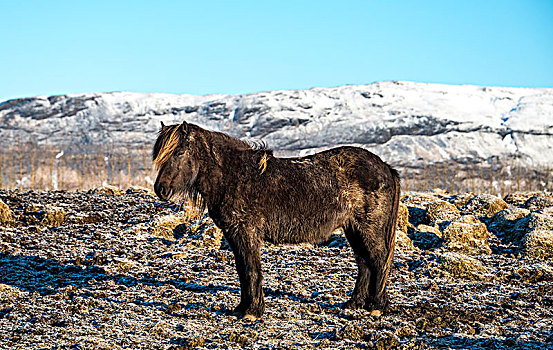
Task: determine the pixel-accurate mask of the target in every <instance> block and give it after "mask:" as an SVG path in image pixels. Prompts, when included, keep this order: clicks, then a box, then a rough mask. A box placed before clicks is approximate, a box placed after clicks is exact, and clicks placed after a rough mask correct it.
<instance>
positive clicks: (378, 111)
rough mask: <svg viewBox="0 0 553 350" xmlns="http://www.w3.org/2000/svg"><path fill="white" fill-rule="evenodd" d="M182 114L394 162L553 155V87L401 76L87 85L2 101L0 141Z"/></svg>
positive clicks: (120, 132)
mask: <svg viewBox="0 0 553 350" xmlns="http://www.w3.org/2000/svg"><path fill="white" fill-rule="evenodd" d="M183 120H186V121H187V122H192V123H196V124H198V125H200V126H202V127H205V128H208V129H210V130H217V131H222V132H226V133H228V134H230V135H232V136H235V137H239V138H242V139H246V140H261V141H263V142H265V143H266V144H267V146H268V147H269V148H272V149H274V150H275V153H276V154H278V155H282V156H292V155H305V154H309V153H313V152H316V151H319V150H322V149H325V148H329V147H333V146H338V145H356V146H361V147H365V148H367V149H369V150H371V151H373V152H375V153H376V154H379V155H380V156H381V157H382V158H384V159H385V160H387V161H388V162H390V163H392V164H399V165H403V166H413V167H420V166H421V165H423V164H432V163H439V162H444V161H447V162H459V163H477V162H485V161H488V160H490V159H499V160H506V159H518V160H519V161H521V162H523V163H524V164H527V165H529V166H543V165H545V166H548V165H550V164H553V155H549V154H548V153H552V152H550V151H549V150H551V149H553V88H504V87H481V86H474V85H445V84H428V83H413V82H402V81H385V82H376V83H372V84H369V85H344V86H339V87H334V88H311V89H307V90H276V91H265V92H257V93H252V94H239V95H219V94H217V95H202V96H196V95H173V94H164V93H131V92H110V93H85V94H68V95H54V96H37V97H30V98H22V99H13V100H8V101H5V102H3V103H1V104H0V139H1V140H2V141H0V143H1V144H4V145H6V144H14V143H16V142H29V141H33V142H36V143H38V144H48V145H55V146H59V147H60V148H63V147H67V146H68V145H72V144H73V145H75V144H77V145H95V144H112V145H114V146H128V145H137V144H141V145H142V144H149V143H152V142H153V141H154V140H155V137H156V136H157V131H158V129H159V122H160V121H163V122H164V123H166V124H168V123H178V122H182V121H183Z"/></svg>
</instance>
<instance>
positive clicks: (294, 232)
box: [152, 122, 400, 320]
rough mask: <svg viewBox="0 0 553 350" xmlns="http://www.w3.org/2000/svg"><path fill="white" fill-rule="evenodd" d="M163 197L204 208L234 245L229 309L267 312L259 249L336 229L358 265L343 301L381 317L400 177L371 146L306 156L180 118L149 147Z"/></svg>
mask: <svg viewBox="0 0 553 350" xmlns="http://www.w3.org/2000/svg"><path fill="white" fill-rule="evenodd" d="M152 158H153V163H154V165H155V168H156V171H157V176H156V181H155V184H154V191H155V193H156V194H157V196H158V197H159V198H160V199H161V200H175V199H183V198H189V199H191V200H192V201H193V203H195V205H197V206H200V207H203V208H204V209H205V208H207V210H208V214H209V216H210V217H211V218H212V219H213V222H214V223H215V225H217V226H218V227H219V228H220V229H221V230H222V232H223V235H224V237H225V238H226V240H227V241H228V244H229V246H230V248H231V249H232V251H233V253H234V260H235V263H236V270H237V272H238V277H239V281H240V303H239V304H238V306H236V308H235V309H234V314H236V315H238V316H240V317H245V318H247V319H250V320H255V319H257V318H259V317H261V315H262V314H263V312H264V311H265V302H264V296H263V290H262V280H263V276H262V270H261V253H260V248H261V245H262V243H263V242H270V243H274V244H279V243H290V244H297V243H302V242H308V243H316V242H321V241H325V240H328V239H329V238H330V236H331V234H332V233H333V232H334V231H335V230H337V229H340V228H342V229H343V231H344V233H345V236H346V238H347V240H348V242H349V244H350V245H351V248H352V250H353V252H354V255H355V259H356V262H357V267H358V274H357V280H356V283H355V287H354V289H353V292H352V294H351V298H350V299H349V300H348V301H347V302H345V303H344V304H343V307H344V308H352V309H356V308H364V309H366V310H368V311H370V314H371V315H376V316H379V315H381V313H382V312H383V311H384V310H385V308H386V306H387V304H388V297H387V293H386V284H387V279H388V275H389V272H390V268H391V262H392V257H393V252H394V246H395V230H396V221H397V212H398V205H399V196H400V181H399V175H398V173H397V171H396V170H394V169H393V168H392V167H391V166H390V165H388V164H386V163H385V162H384V161H382V160H381V159H380V158H379V157H378V156H376V155H375V154H373V153H371V152H369V151H367V150H365V149H362V148H359V147H350V146H343V147H337V148H332V149H329V150H325V151H322V152H320V153H315V154H313V155H309V156H306V157H295V158H279V157H276V156H274V155H273V152H272V150H270V149H267V148H265V147H260V146H255V145H251V144H250V143H247V142H245V141H242V140H240V139H237V138H234V137H231V136H229V135H226V134H224V133H220V132H214V131H208V130H205V129H203V128H201V127H199V126H197V125H194V124H190V123H187V122H183V123H182V124H175V125H169V126H165V125H164V124H163V122H162V123H161V130H160V131H159V134H158V137H157V140H156V142H155V144H154V147H153V152H152Z"/></svg>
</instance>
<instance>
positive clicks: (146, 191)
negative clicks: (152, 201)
mask: <svg viewBox="0 0 553 350" xmlns="http://www.w3.org/2000/svg"><path fill="white" fill-rule="evenodd" d="M125 193H126V194H142V195H148V196H154V197H155V196H156V193H155V192H154V190H152V189H151V188H146V187H140V186H132V187H129V188H127V190H126V191H125Z"/></svg>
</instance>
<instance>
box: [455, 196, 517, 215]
mask: <svg viewBox="0 0 553 350" xmlns="http://www.w3.org/2000/svg"><path fill="white" fill-rule="evenodd" d="M508 207H509V205H508V204H507V203H506V202H505V201H504V200H503V199H501V198H499V197H496V196H492V195H491V194H479V195H476V196H474V197H472V198H471V199H470V200H469V201H468V202H467V204H465V205H463V206H462V207H461V209H460V211H461V214H463V215H474V216H477V217H488V218H489V217H492V216H493V215H495V214H496V213H497V212H499V211H501V210H503V209H507V208H508Z"/></svg>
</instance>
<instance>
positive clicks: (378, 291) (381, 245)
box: [344, 227, 389, 314]
mask: <svg viewBox="0 0 553 350" xmlns="http://www.w3.org/2000/svg"><path fill="white" fill-rule="evenodd" d="M345 233H346V237H347V239H348V241H349V243H350V245H351V247H352V249H353V251H354V253H355V259H356V261H357V266H358V271H359V273H358V275H357V281H356V283H355V288H354V289H353V293H352V295H351V298H350V300H348V301H347V302H346V303H345V304H344V307H346V308H365V309H367V310H369V311H375V314H378V311H382V310H384V309H385V307H386V304H387V295H386V280H387V277H388V271H389V266H388V265H389V263H388V256H389V252H388V250H387V247H386V242H385V236H384V234H382V233H380V234H379V232H378V230H375V228H372V227H369V228H367V227H365V228H358V227H348V228H347V229H346V230H345Z"/></svg>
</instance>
